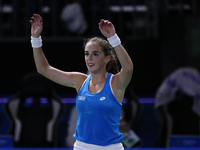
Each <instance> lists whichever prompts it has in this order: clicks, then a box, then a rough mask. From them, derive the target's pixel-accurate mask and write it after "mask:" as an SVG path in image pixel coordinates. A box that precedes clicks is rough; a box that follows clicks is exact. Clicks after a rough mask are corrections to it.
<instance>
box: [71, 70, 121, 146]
mask: <svg viewBox="0 0 200 150" xmlns="http://www.w3.org/2000/svg"><path fill="white" fill-rule="evenodd" d="M111 77H112V74H110V73H108V76H107V79H106V82H105V84H104V87H103V89H102V90H101V91H100V92H99V93H96V94H92V93H90V92H89V90H88V88H89V82H90V78H91V75H89V77H88V78H87V79H86V80H85V82H84V84H83V85H82V87H81V89H80V91H79V93H78V94H77V96H76V108H77V112H78V120H77V126H76V131H75V133H74V135H73V138H75V139H77V140H79V141H82V142H85V143H88V144H95V145H109V144H114V143H119V142H121V141H122V139H123V135H122V133H120V132H119V120H120V113H121V108H122V105H121V104H120V103H119V102H118V101H117V99H116V98H115V96H114V95H113V92H112V90H111V85H110V79H111Z"/></svg>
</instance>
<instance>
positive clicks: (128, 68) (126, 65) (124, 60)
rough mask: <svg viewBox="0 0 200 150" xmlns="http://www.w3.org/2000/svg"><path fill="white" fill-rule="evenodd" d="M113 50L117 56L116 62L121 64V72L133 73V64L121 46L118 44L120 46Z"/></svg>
mask: <svg viewBox="0 0 200 150" xmlns="http://www.w3.org/2000/svg"><path fill="white" fill-rule="evenodd" d="M114 49H115V52H116V54H117V57H118V60H119V62H120V64H121V67H122V69H123V71H125V72H132V71H133V63H132V60H131V58H130V56H129V55H128V53H127V51H126V50H125V48H124V47H123V45H122V44H120V45H118V46H116V47H114Z"/></svg>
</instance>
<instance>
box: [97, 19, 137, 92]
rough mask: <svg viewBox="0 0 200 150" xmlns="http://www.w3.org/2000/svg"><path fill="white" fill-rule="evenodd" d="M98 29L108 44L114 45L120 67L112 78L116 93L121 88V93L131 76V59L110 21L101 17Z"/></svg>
mask: <svg viewBox="0 0 200 150" xmlns="http://www.w3.org/2000/svg"><path fill="white" fill-rule="evenodd" d="M99 29H100V31H101V33H102V34H103V35H104V36H105V37H106V38H107V39H108V41H109V42H110V44H111V45H112V46H113V47H114V49H115V52H116V54H117V57H118V59H119V62H120V64H121V67H122V69H121V70H120V72H119V73H118V74H117V75H115V76H114V77H113V78H115V79H114V80H115V85H116V86H117V89H116V90H117V92H116V93H118V92H119V90H122V93H123V92H124V91H125V89H126V87H127V85H128V84H129V82H130V80H131V77H132V72H133V63H132V60H131V58H130V57H129V55H128V53H127V51H126V50H125V48H124V47H123V46H122V44H121V41H120V39H119V37H118V36H117V34H116V32H115V27H114V25H113V24H112V23H111V22H110V21H108V20H104V19H101V20H100V23H99ZM119 93H121V92H119Z"/></svg>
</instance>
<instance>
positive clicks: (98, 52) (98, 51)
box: [85, 50, 100, 53]
mask: <svg viewBox="0 0 200 150" xmlns="http://www.w3.org/2000/svg"><path fill="white" fill-rule="evenodd" d="M86 52H88V51H87V50H86V51H85V53H86ZM92 53H100V52H99V51H92Z"/></svg>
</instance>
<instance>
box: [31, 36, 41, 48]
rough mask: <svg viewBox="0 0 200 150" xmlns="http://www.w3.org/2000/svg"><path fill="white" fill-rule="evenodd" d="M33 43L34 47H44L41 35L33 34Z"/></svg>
mask: <svg viewBox="0 0 200 150" xmlns="http://www.w3.org/2000/svg"><path fill="white" fill-rule="evenodd" d="M31 45H32V47H33V48H40V47H42V38H41V36H39V37H38V38H36V37H33V36H31Z"/></svg>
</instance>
